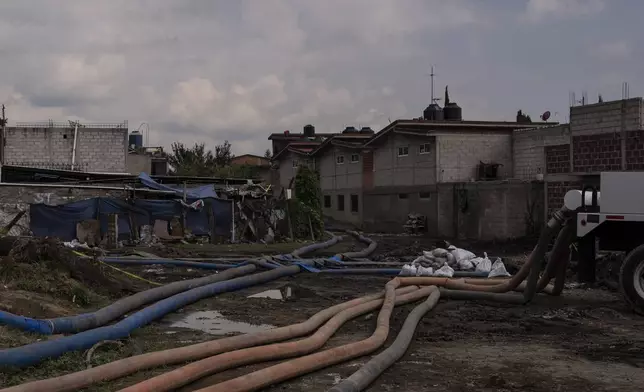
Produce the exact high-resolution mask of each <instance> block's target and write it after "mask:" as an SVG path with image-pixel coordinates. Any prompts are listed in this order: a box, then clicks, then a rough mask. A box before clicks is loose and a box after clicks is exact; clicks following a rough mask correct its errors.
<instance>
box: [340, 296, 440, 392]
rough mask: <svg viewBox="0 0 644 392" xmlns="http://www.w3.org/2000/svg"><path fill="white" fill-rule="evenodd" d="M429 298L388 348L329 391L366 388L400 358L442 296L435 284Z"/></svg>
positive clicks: (416, 308) (409, 316) (417, 307)
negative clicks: (417, 329)
mask: <svg viewBox="0 0 644 392" xmlns="http://www.w3.org/2000/svg"><path fill="white" fill-rule="evenodd" d="M432 288H433V290H432V292H431V294H430V295H429V297H427V300H425V302H423V303H422V304H420V305H418V306H416V307H415V308H414V310H412V311H411V312H410V313H409V315H408V316H407V318H406V319H405V322H404V324H403V326H402V328H401V329H400V332H399V333H398V336H397V337H396V340H394V342H393V343H392V344H391V346H389V347H388V348H387V349H386V350H384V351H383V352H381V353H380V354H378V355H376V356H375V357H373V358H372V359H371V360H370V361H369V362H367V363H366V364H364V365H363V366H362V367H361V368H360V369H359V370H358V371H357V372H355V373H353V374H352V375H351V376H349V377H348V378H347V379H345V380H344V381H342V382H341V383H339V384H337V385H336V386H334V387H333V388H331V389H329V391H328V392H358V391H362V390H364V389H365V388H366V387H367V386H368V385H369V384H371V383H372V382H373V381H374V380H375V379H376V378H378V376H379V375H380V374H382V373H383V372H384V371H385V370H387V368H389V367H390V366H391V365H393V364H394V363H395V362H396V361H397V360H399V359H400V358H401V357H402V356H403V355H404V354H405V352H406V351H407V349H408V348H409V344H410V343H411V341H412V338H413V337H414V332H415V331H416V327H417V326H418V323H419V322H420V320H421V319H422V318H423V316H425V314H427V312H429V311H430V310H432V309H433V308H434V306H436V304H437V303H438V299H439V298H440V291H439V290H438V288H436V287H435V286H432Z"/></svg>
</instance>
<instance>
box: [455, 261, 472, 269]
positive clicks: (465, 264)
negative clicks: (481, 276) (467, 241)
mask: <svg viewBox="0 0 644 392" xmlns="http://www.w3.org/2000/svg"><path fill="white" fill-rule="evenodd" d="M457 267H458V270H459V271H470V270H473V269H474V268H476V267H475V266H474V264H472V261H471V260H460V261H459V262H458V263H457Z"/></svg>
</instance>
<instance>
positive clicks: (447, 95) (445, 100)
mask: <svg viewBox="0 0 644 392" xmlns="http://www.w3.org/2000/svg"><path fill="white" fill-rule="evenodd" d="M447 87H448V86H445V99H444V100H443V105H444V106H447V105H448V104H449V91H447Z"/></svg>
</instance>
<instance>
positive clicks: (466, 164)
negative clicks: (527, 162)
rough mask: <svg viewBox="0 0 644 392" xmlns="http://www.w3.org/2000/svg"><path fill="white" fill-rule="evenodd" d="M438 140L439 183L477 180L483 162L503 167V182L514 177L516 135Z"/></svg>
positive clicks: (491, 135)
mask: <svg viewBox="0 0 644 392" xmlns="http://www.w3.org/2000/svg"><path fill="white" fill-rule="evenodd" d="M436 139H437V145H438V147H437V150H438V154H439V166H440V167H439V169H440V170H439V173H438V175H439V178H438V182H460V181H471V180H472V179H476V178H477V167H478V165H479V163H480V162H481V161H482V162H484V163H498V164H501V165H502V166H500V167H499V169H498V173H497V174H498V178H499V179H505V178H509V177H512V173H513V170H512V135H510V134H493V133H489V134H463V133H461V134H454V135H440V136H437V137H436ZM376 170H377V166H376Z"/></svg>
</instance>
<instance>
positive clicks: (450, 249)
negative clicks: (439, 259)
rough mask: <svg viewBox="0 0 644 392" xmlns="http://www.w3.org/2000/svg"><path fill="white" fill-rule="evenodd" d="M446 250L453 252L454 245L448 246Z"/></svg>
mask: <svg viewBox="0 0 644 392" xmlns="http://www.w3.org/2000/svg"><path fill="white" fill-rule="evenodd" d="M447 250H449V251H450V252H451V251H453V250H456V247H455V246H454V245H450V246H448V247H447Z"/></svg>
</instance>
